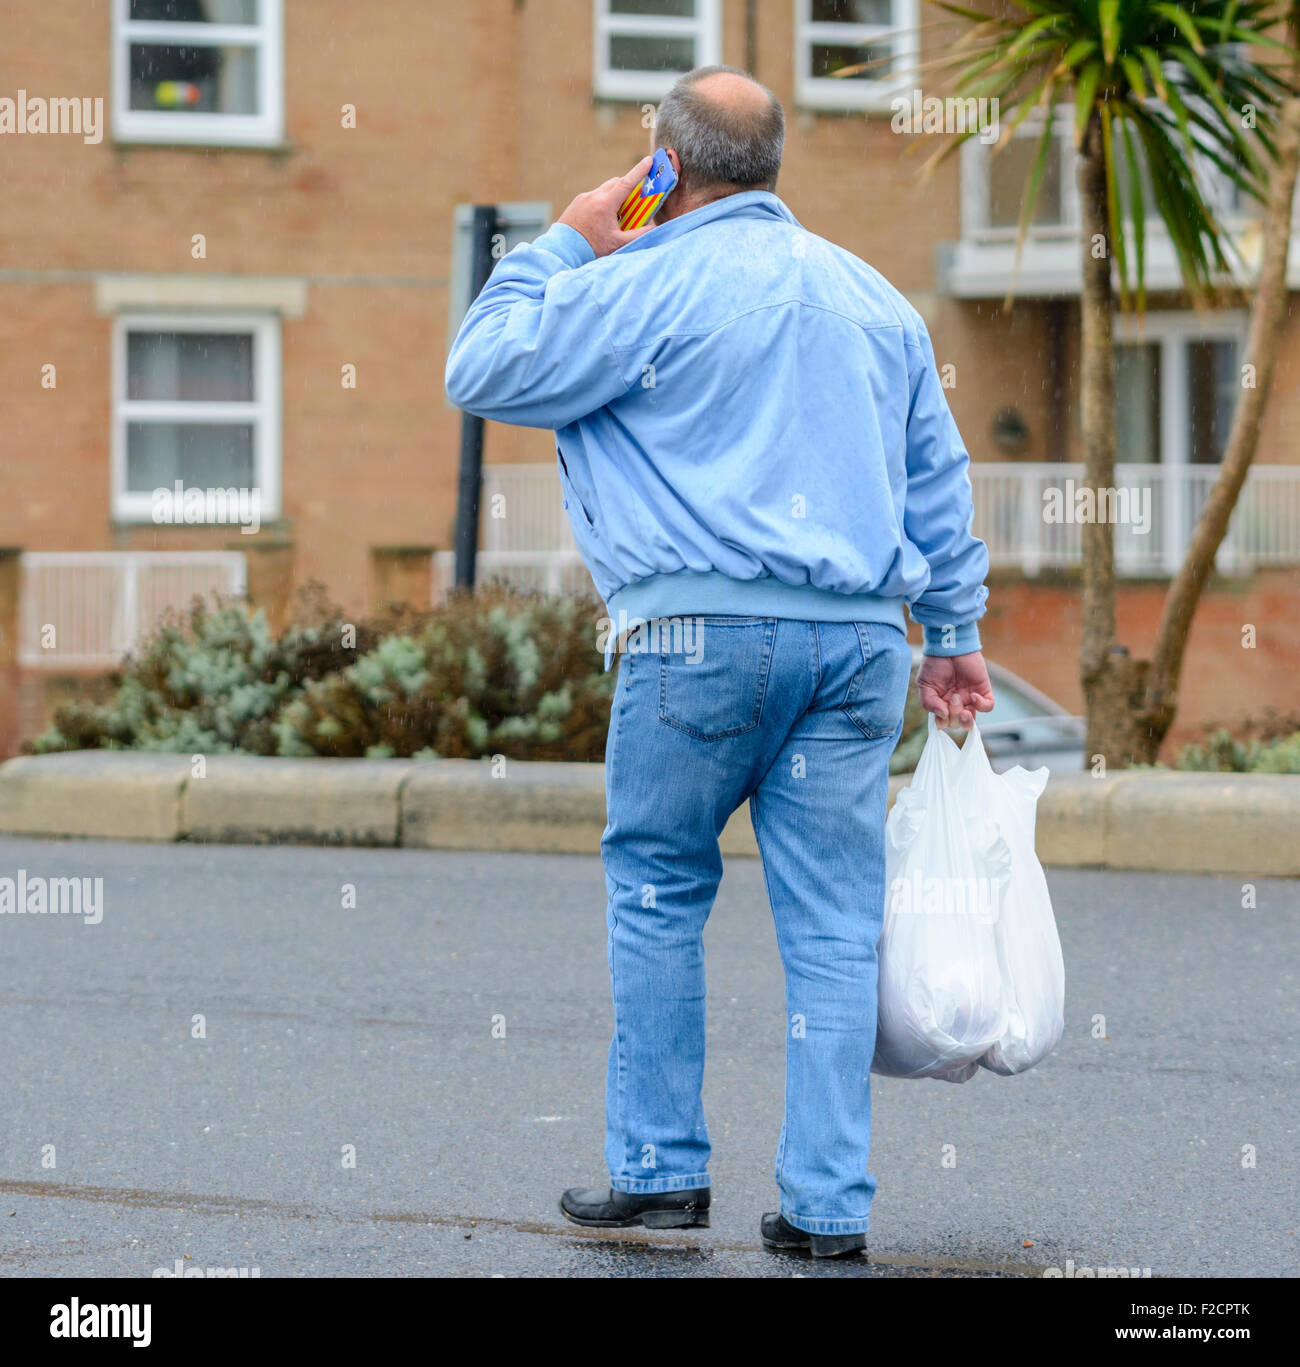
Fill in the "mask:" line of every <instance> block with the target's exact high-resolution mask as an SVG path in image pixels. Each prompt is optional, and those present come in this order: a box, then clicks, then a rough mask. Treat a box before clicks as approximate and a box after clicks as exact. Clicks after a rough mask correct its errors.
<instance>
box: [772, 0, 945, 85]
mask: <svg viewBox="0 0 1300 1367" xmlns="http://www.w3.org/2000/svg"><path fill="white" fill-rule="evenodd" d="M916 9H917V3H916V0H796V4H795V64H796V65H795V99H796V101H797V103H798V104H800V105H802V106H803V107H805V108H808V109H888V108H889V102H890V100H891V99H893V97H894V96H895V95H898V94H900V93H902V92H903V91H904V89H906V90H908V91H910V90H911V89H912V87H913V86H915V85H918V84H919V82H920V77H919V75H918V73H917V72H916V71H915V70H913V68H914V66H915V63H916V57H917V51H916ZM863 62H872V63H878V65H873V66H871V67H870V68H869V69H868V70H866V71H861V72H858V73H857V74H855V75H853V76H845V77H842V78H837V77H836V75H835V73H836V72H837V71H841V70H843V69H844V68H845V67H853V66H858V65H859V64H860V63H863Z"/></svg>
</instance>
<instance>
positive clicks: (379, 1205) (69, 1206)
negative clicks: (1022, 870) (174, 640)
mask: <svg viewBox="0 0 1300 1367" xmlns="http://www.w3.org/2000/svg"><path fill="white" fill-rule="evenodd" d="M20 868H21V869H25V870H26V871H27V873H28V875H29V876H31V875H46V876H68V875H80V876H90V877H102V878H103V880H104V914H103V920H102V922H101V923H100V924H98V925H87V924H81V923H80V922H79V921H78V920H76V919H75V918H74V917H71V916H67V917H54V918H51V917H38V916H0V964H3V974H2V976H0V1037H2V1038H3V1041H4V1045H3V1061H2V1062H0V1080H2V1081H0V1095H3V1098H4V1103H5V1104H4V1112H5V1115H4V1121H5V1123H4V1128H3V1139H2V1148H0V1274H4V1275H10V1276H47V1275H68V1276H98V1275H117V1276H149V1275H150V1274H151V1273H152V1272H153V1270H154V1269H155V1268H157V1267H166V1268H169V1269H171V1268H174V1266H175V1263H176V1261H177V1260H178V1259H180V1260H182V1262H183V1263H184V1265H185V1266H187V1267H194V1266H201V1267H220V1268H231V1267H234V1268H248V1269H253V1268H257V1269H259V1270H260V1271H259V1275H260V1276H262V1277H283V1276H303V1275H313V1276H331V1275H384V1276H408V1275H416V1276H419V1275H478V1276H482V1275H505V1276H515V1275H522V1274H532V1275H544V1276H562V1277H581V1276H604V1275H617V1276H665V1277H671V1276H695V1277H698V1276H741V1275H769V1276H789V1275H791V1274H792V1273H795V1272H797V1273H799V1274H802V1275H812V1276H834V1277H846V1276H899V1275H904V1276H906V1275H935V1274H936V1273H938V1274H939V1275H954V1274H962V1273H970V1274H975V1275H1013V1276H1029V1275H1040V1274H1041V1272H1042V1270H1043V1269H1044V1268H1045V1267H1049V1266H1050V1267H1060V1268H1065V1267H1066V1262H1067V1259H1069V1260H1073V1263H1074V1265H1075V1267H1080V1266H1091V1267H1131V1268H1139V1269H1144V1268H1150V1269H1151V1274H1152V1275H1153V1276H1156V1277H1159V1276H1167V1275H1181V1274H1208V1275H1212V1276H1241V1275H1256V1274H1258V1275H1282V1274H1288V1273H1294V1271H1295V1269H1296V1262H1297V1259H1296V1225H1297V1223H1298V1222H1300V1191H1298V1190H1297V1187H1298V1185H1300V1184H1298V1182H1297V1173H1296V1153H1297V1147H1298V1145H1300V1133H1298V1132H1297V1131H1298V1129H1300V1125H1298V1112H1300V1103H1298V1102H1297V1078H1296V1057H1297V1008H1296V984H1297V967H1298V964H1300V935H1298V934H1297V931H1298V930H1300V884H1297V883H1295V882H1284V881H1276V880H1274V881H1269V880H1260V881H1259V883H1258V884H1257V892H1256V896H1257V899H1258V905H1257V907H1255V908H1254V909H1250V910H1244V909H1243V908H1242V906H1241V902H1242V887H1241V882H1240V880H1234V879H1216V878H1207V877H1189V876H1181V875H1156V874H1139V875H1123V874H1114V873H1087V872H1056V873H1053V874H1052V875H1051V876H1050V882H1051V886H1052V893H1053V897H1054V899H1055V905H1056V912H1057V918H1058V922H1059V924H1060V928H1061V936H1062V942H1063V945H1064V950H1065V962H1066V972H1067V1024H1066V1034H1065V1038H1064V1039H1063V1041H1062V1042H1061V1044H1060V1046H1059V1047H1058V1049H1057V1050H1056V1052H1055V1053H1054V1055H1053V1056H1052V1057H1051V1058H1050V1059H1048V1060H1046V1061H1045V1062H1044V1063H1043V1064H1042V1065H1040V1066H1039V1067H1038V1068H1036V1069H1034V1070H1033V1071H1032V1072H1030V1073H1028V1074H1026V1075H1024V1076H1022V1077H1019V1078H1013V1079H1004V1078H998V1077H994V1076H993V1075H992V1074H988V1073H983V1072H981V1073H980V1074H979V1075H978V1076H977V1077H976V1078H975V1079H974V1080H973V1081H971V1082H969V1083H967V1084H965V1085H963V1086H959V1087H958V1086H952V1085H950V1084H946V1083H938V1082H904V1081H896V1080H885V1079H878V1080H877V1082H876V1090H875V1094H874V1095H875V1102H874V1114H875V1134H874V1142H873V1151H872V1159H873V1161H872V1169H873V1171H874V1172H875V1173H876V1175H877V1177H878V1178H879V1180H880V1189H879V1192H878V1195H877V1198H876V1203H875V1206H874V1208H873V1216H872V1218H873V1228H872V1233H871V1235H870V1248H871V1259H872V1260H871V1261H870V1262H864V1261H861V1260H859V1261H855V1262H850V1263H841V1264H832V1265H830V1266H824V1265H821V1264H816V1265H814V1264H810V1263H808V1262H807V1261H806V1260H802V1259H801V1260H791V1259H789V1258H782V1257H778V1256H775V1255H770V1254H767V1253H765V1252H763V1250H762V1249H761V1246H760V1245H759V1242H758V1237H757V1222H758V1216H759V1214H760V1213H761V1212H762V1211H764V1210H767V1209H772V1208H774V1206H775V1188H774V1185H773V1182H772V1177H771V1168H772V1159H773V1151H774V1148H775V1143H776V1138H777V1133H778V1130H779V1126H780V1105H781V1096H782V1079H781V1061H782V1050H783V1042H784V1027H785V1021H784V1014H783V1003H782V993H781V978H780V967H779V963H778V959H777V955H776V948H775V941H774V936H773V932H772V925H771V917H770V914H769V912H768V909H767V903H766V899H765V897H764V894H763V885H762V877H761V872H760V868H759V865H758V863H757V861H751V860H734V861H732V862H731V864H730V865H729V868H728V871H727V875H726V878H725V879H724V882H723V888H722V892H721V896H720V898H719V902H718V906H717V908H716V910H715V912H714V916H713V919H712V921H711V922H710V926H709V929H708V932H707V944H708V954H709V972H710V977H709V987H710V1024H709V1031H710V1035H709V1066H708V1075H707V1082H706V1104H707V1108H708V1114H709V1119H710V1126H711V1130H712V1136H713V1144H714V1159H713V1164H712V1172H713V1180H714V1204H713V1225H712V1228H711V1229H710V1230H707V1231H700V1232H697V1233H693V1234H687V1233H671V1232H664V1233H654V1234H651V1233H647V1232H645V1231H639V1230H638V1231H628V1232H626V1233H623V1232H617V1233H615V1234H612V1235H610V1234H604V1233H601V1234H600V1235H596V1234H595V1233H589V1232H584V1231H579V1230H577V1229H575V1228H574V1227H573V1226H570V1225H567V1224H565V1223H564V1221H563V1220H562V1219H561V1217H560V1216H559V1214H558V1213H557V1211H556V1208H555V1201H556V1197H557V1195H558V1193H559V1191H560V1189H561V1188H563V1187H565V1186H570V1185H574V1184H583V1185H586V1184H588V1183H595V1182H599V1181H600V1180H601V1176H602V1161H601V1147H602V1133H601V1115H602V1089H603V1077H604V1066H605V1054H606V1049H607V1045H608V1033H609V1028H610V1008H609V996H608V986H607V981H606V977H605V957H604V953H605V951H604V884H603V877H602V874H601V870H600V866H599V862H598V861H597V860H596V859H594V858H592V859H588V858H581V857H574V856H563V855H556V856H540V855H507V856H484V855H476V854H439V853H423V852H416V851H367V850H319V849H288V848H285V849H256V848H228V847H189V846H163V845H134V846H133V845H111V844H87V843H58V842H48V843H46V842H35V841H22V842H18V841H0V877H4V876H8V877H16V875H17V871H18V870H19V869H20ZM345 884H352V885H354V886H355V890H356V891H355V902H356V905H355V907H354V908H353V907H345V906H344V905H343V902H344V900H345V894H344V891H343V889H344V885H345ZM195 1017H202V1018H203V1033H204V1035H205V1037H204V1038H196V1037H195V1033H196V1029H197V1027H196V1025H195V1023H194V1022H195ZM1098 1017H1104V1028H1100V1027H1099V1026H1098V1025H1097V1024H1096V1018H1098ZM502 1025H504V1037H501V1036H502ZM494 1026H495V1028H494ZM1099 1034H1100V1035H1101V1037H1097V1036H1098V1035H1099ZM348 1145H351V1146H355V1166H345V1165H344V1164H345V1155H346V1153H347V1150H346V1149H345V1146H348ZM47 1146H53V1148H52V1150H51V1149H50V1148H49V1147H47ZM945 1146H953V1147H952V1148H951V1149H947V1148H946V1147H945ZM1245 1146H1252V1147H1251V1149H1247V1148H1245ZM1252 1152H1253V1155H1254V1159H1253V1166H1251V1165H1246V1164H1244V1163H1243V1158H1244V1157H1245V1156H1247V1155H1249V1154H1250V1153H1252ZM945 1153H949V1154H955V1158H956V1162H955V1166H945V1164H944V1155H945ZM51 1154H52V1157H53V1166H49V1163H50V1160H51Z"/></svg>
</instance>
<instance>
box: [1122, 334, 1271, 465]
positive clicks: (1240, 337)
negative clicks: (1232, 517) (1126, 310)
mask: <svg viewBox="0 0 1300 1367" xmlns="http://www.w3.org/2000/svg"><path fill="white" fill-rule="evenodd" d="M1121 326H1122V330H1121V332H1120V333H1119V335H1118V336H1117V338H1116V344H1115V407H1116V415H1115V416H1116V424H1115V437H1116V449H1115V455H1116V459H1117V460H1119V461H1120V462H1122V463H1136V464H1151V465H1161V464H1163V465H1213V464H1217V463H1218V462H1219V461H1221V460H1222V459H1223V452H1224V448H1225V447H1226V445H1227V441H1228V429H1229V427H1230V425H1231V423H1232V414H1233V410H1234V408H1235V407H1236V403H1237V396H1238V395H1239V394H1240V392H1241V373H1240V363H1241V355H1242V350H1243V343H1244V336H1245V330H1244V329H1245V325H1244V322H1243V319H1242V317H1241V315H1240V314H1237V313H1224V314H1220V315H1218V316H1216V317H1212V318H1208V319H1203V318H1198V317H1197V316H1196V314H1194V313H1181V312H1158V313H1149V314H1147V316H1146V319H1145V322H1144V323H1141V324H1139V323H1135V322H1133V321H1132V320H1131V319H1124V320H1122V324H1121Z"/></svg>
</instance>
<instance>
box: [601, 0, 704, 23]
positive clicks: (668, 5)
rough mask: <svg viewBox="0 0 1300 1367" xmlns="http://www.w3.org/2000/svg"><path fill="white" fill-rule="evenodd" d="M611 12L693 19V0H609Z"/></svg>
mask: <svg viewBox="0 0 1300 1367" xmlns="http://www.w3.org/2000/svg"><path fill="white" fill-rule="evenodd" d="M609 12H610V13H611V14H658V15H666V16H668V17H670V18H673V19H694V18H695V0H609Z"/></svg>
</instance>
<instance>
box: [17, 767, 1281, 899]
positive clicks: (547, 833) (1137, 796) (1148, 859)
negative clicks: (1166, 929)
mask: <svg viewBox="0 0 1300 1367" xmlns="http://www.w3.org/2000/svg"><path fill="white" fill-rule="evenodd" d="M906 782H907V780H906V779H904V778H896V779H893V780H891V781H890V785H889V788H890V801H891V803H892V801H893V799H894V797H895V796H896V795H897V793H898V791H899V790H900V789H901V788H902V787H904V786H905V785H906ZM604 828H605V769H604V766H603V765H601V764H550V763H545V764H544V763H526V762H524V761H519V760H509V761H507V762H506V763H505V765H504V767H502V768H501V769H497V767H496V766H494V765H493V764H491V763H489V762H488V761H480V760H434V761H431V762H427V763H426V762H423V761H414V760H331V759H304V760H299V759H256V758H252V757H248V756H226V755H214V756H210V757H209V758H208V759H207V766H206V773H205V774H204V776H203V777H201V778H198V777H193V776H192V774H191V763H190V758H189V757H188V756H185V755H147V754H126V753H122V752H113V753H108V752H102V751H95V750H86V751H79V752H77V753H74V754H66V755H42V756H37V757H32V756H24V757H23V758H20V759H13V760H10V761H9V762H8V763H7V764H4V765H0V834H5V835H38V836H65V837H74V838H85V839H105V838H107V839H121V840H195V841H213V842H224V843H234V844H266V843H271V842H277V843H278V842H284V843H307V844H322V845H326V844H328V845H373V846H399V845H400V846H406V847H409V848H414V849H442V850H519V851H535V852H539V853H563V854H587V855H591V854H595V853H597V852H598V851H599V849H600V837H601V833H602V831H603V830H604ZM721 845H722V851H723V854H724V855H727V856H732V857H735V856H740V857H747V856H748V857H752V856H754V855H756V854H757V853H758V846H757V842H756V841H755V839H754V832H753V827H752V826H751V824H750V820H749V811H748V807H747V806H746V807H743V808H741V809H740V810H739V811H737V812H736V813H735V815H734V816H733V817H732V818H731V820H730V821H729V822H728V823H727V827H726V829H725V830H724V831H723V833H722V839H721ZM1038 853H1039V857H1040V858H1041V859H1042V861H1043V863H1044V864H1049V865H1058V866H1061V865H1064V866H1069V865H1083V866H1089V867H1094V868H1112V869H1135V870H1136V869H1146V870H1168V871H1171V872H1188V873H1222V874H1240V875H1242V876H1243V877H1252V876H1254V877H1266V876H1281V877H1295V876H1300V776H1292V775H1277V776H1274V775H1264V774H1181V773H1169V772H1164V771H1155V772H1146V771H1144V772H1140V773H1120V774H1116V775H1114V776H1112V777H1108V778H1094V777H1092V776H1091V775H1089V774H1058V775H1055V776H1054V777H1053V778H1052V779H1051V780H1050V781H1049V783H1048V785H1047V791H1046V792H1045V793H1044V794H1043V796H1042V798H1041V800H1040V801H1039V804H1038Z"/></svg>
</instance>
